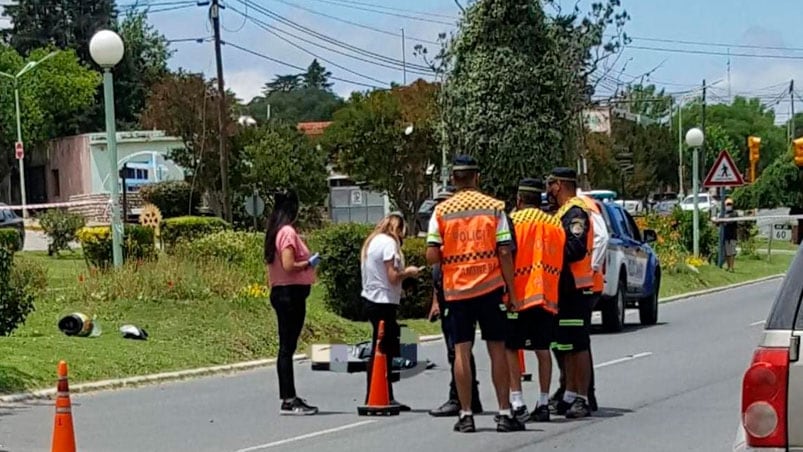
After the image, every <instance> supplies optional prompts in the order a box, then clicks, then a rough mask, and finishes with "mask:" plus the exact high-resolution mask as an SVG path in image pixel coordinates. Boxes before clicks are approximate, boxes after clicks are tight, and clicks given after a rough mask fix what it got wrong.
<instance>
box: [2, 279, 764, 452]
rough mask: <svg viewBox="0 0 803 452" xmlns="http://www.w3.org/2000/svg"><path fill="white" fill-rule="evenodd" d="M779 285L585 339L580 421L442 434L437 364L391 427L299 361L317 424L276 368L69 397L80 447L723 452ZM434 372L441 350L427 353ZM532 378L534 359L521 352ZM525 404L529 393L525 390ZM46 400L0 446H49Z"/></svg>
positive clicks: (485, 422)
mask: <svg viewBox="0 0 803 452" xmlns="http://www.w3.org/2000/svg"><path fill="white" fill-rule="evenodd" d="M777 286H778V283H777V282H769V283H762V284H756V285H753V286H749V287H746V288H741V289H736V290H731V291H727V292H721V293H719V294H714V295H709V296H703V297H697V298H693V299H689V300H683V301H679V302H674V303H669V304H665V305H662V306H661V308H660V314H659V321H660V323H659V324H658V325H657V326H654V327H649V328H641V327H639V326H637V325H635V323H636V322H637V315H635V314H636V313H635V312H632V313H629V316H628V318H629V321H630V323H631V326H630V327H629V328H628V329H627V330H626V331H625V332H623V333H619V334H601V333H600V334H595V335H594V336H593V338H592V342H593V347H594V357H595V365H596V367H597V371H596V372H597V373H596V375H597V382H598V383H597V387H598V398H599V401H600V405H601V411H600V412H598V413H596V416H595V417H593V418H590V419H586V420H580V421H565V420H564V419H562V418H558V419H555V420H554V422H553V423H551V424H528V430H527V431H525V432H518V433H508V434H499V433H496V432H495V430H494V427H495V425H494V422H493V414H494V413H493V412H490V413H486V414H484V415H481V416H478V417H477V419H476V421H477V427H478V429H479V430H480V431H479V432H478V433H476V434H470V435H466V434H457V433H453V432H452V431H451V429H452V425H453V423H454V419H453V418H449V419H435V418H431V417H429V416H428V415H427V414H426V411H427V410H428V409H429V408H431V407H433V406H435V405H438V404H440V403H441V402H443V400H444V396H445V395H446V390H447V383H448V370H447V368H445V367H442V366H439V367H438V368H436V369H434V370H431V371H427V372H424V373H422V374H420V375H418V376H415V377H413V378H410V379H405V380H403V381H402V382H401V383H399V384H398V386H397V387H396V395H397V398H399V399H400V400H401V401H404V402H406V403H408V404H410V405H411V406H412V407H413V408H414V412H413V413H403V414H402V415H401V416H398V417H393V418H381V419H377V418H362V417H358V416H357V415H356V406H357V404H358V402H359V401H361V399H362V397H363V394H364V392H363V391H364V388H365V383H364V382H365V376H364V374H351V375H349V374H336V373H331V372H312V371H310V368H309V363H301V364H299V365H298V366H297V372H296V374H297V386H298V388H299V390H300V392H301V393H302V396H303V397H306V398H308V400H309V401H310V402H311V403H314V404H316V405H318V406H320V407H321V409H322V413H321V414H320V415H319V416H313V417H306V418H298V417H282V416H279V415H278V401H277V381H276V374H275V369H274V368H268V369H262V370H258V371H252V372H247V373H242V374H237V375H231V376H224V377H210V378H204V379H198V380H192V381H187V382H177V383H169V384H163V385H159V386H151V387H145V388H139V389H127V390H120V391H114V392H103V393H95V394H87V395H74V396H73V406H74V408H73V413H74V414H73V416H74V418H75V429H76V435H77V443H78V449H79V450H80V451H82V452H109V451H118V452H127V451H132V452H133V451H137V452H139V451H149V452H161V451H165V452H184V451H193V452H200V451H210V452H211V451H214V452H222V451H224V452H255V451H273V450H279V451H281V450H288V451H289V450H292V451H296V452H297V451H307V450H308V451H320V450H322V449H325V450H331V451H354V450H409V451H422V452H423V451H430V450H458V451H466V452H468V451H481V452H488V451H491V450H492V451H517V450H534V449H536V448H537V449H538V450H561V451H588V450H595V451H617V452H621V451H643V450H650V451H677V450H683V451H705V452H712V451H724V450H729V448H730V446H731V444H732V443H733V440H734V437H735V432H736V427H737V424H738V420H739V397H740V382H741V376H742V373H743V372H744V370H745V368H746V366H747V364H748V362H749V360H750V357H751V354H752V351H753V348H754V346H755V344H756V343H757V341H758V339H759V336H760V334H761V322H762V321H763V320H764V319H765V318H766V315H767V312H768V309H769V306H770V303H771V301H772V299H773V297H774V295H775V291H776V289H777ZM423 349H424V353H425V354H426V355H427V356H429V357H430V358H431V359H433V360H435V361H436V362H438V363H439V365H442V364H443V362H444V361H445V356H444V355H445V353H444V350H443V344H442V343H441V342H436V343H431V344H427V345H424V346H423ZM475 350H476V351H477V352H478V353H477V356H478V359H479V362H478V367H479V369H480V370H479V371H480V376H481V380H480V382H481V392H482V394H483V402H484V404H485V406H486V409H493V408H495V403H494V402H493V398H492V395H491V394H492V390H491V386H490V376H489V372H488V361H487V355H486V353H485V351H484V350H482V349H480V347H479V344H478V346H477V347H475ZM528 368H529V369H530V370H534V359H533V357H532V356H529V357H528ZM524 391H525V396H526V399H527V401H528V403H529V404H530V405H532V404H533V402H534V400H535V397H536V392H537V388H536V386H535V384H534V383H525V387H524ZM53 413H54V409H53V402H49V401H48V402H33V403H30V404H21V405H14V406H5V407H0V451H9V452H28V451H36V452H39V451H43V450H49V449H48V448H49V446H50V438H51V432H52V429H53Z"/></svg>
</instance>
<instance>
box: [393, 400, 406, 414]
mask: <svg viewBox="0 0 803 452" xmlns="http://www.w3.org/2000/svg"><path fill="white" fill-rule="evenodd" d="M390 404H391V406H397V407H399V411H401V412H406V411H410V407H409V406H407V405H405V404H403V403H400V402H398V401H396V400H391V401H390Z"/></svg>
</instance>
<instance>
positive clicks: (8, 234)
mask: <svg viewBox="0 0 803 452" xmlns="http://www.w3.org/2000/svg"><path fill="white" fill-rule="evenodd" d="M0 247H3V248H5V249H7V250H9V251H11V252H12V253H15V252H17V251H19V250H20V248H22V239H21V238H20V233H19V231H17V230H16V229H0Z"/></svg>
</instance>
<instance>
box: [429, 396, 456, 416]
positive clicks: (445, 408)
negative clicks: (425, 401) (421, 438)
mask: <svg viewBox="0 0 803 452" xmlns="http://www.w3.org/2000/svg"><path fill="white" fill-rule="evenodd" d="M458 414H460V402H458V401H457V400H447V401H446V403H444V404H443V405H441V406H439V407H438V408H433V409H431V410H429V415H430V416H433V417H451V416H457V415H458Z"/></svg>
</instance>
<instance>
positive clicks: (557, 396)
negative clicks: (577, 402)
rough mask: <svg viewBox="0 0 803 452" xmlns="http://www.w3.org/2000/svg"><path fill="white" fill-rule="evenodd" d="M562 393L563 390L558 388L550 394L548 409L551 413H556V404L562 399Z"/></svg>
mask: <svg viewBox="0 0 803 452" xmlns="http://www.w3.org/2000/svg"><path fill="white" fill-rule="evenodd" d="M563 394H564V392H563V390H561V389H558V390H557V391H555V393H554V394H552V397H550V398H549V411H551V412H552V413H553V414H557V412H558V405H559V404H560V402H562V401H563Z"/></svg>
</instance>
